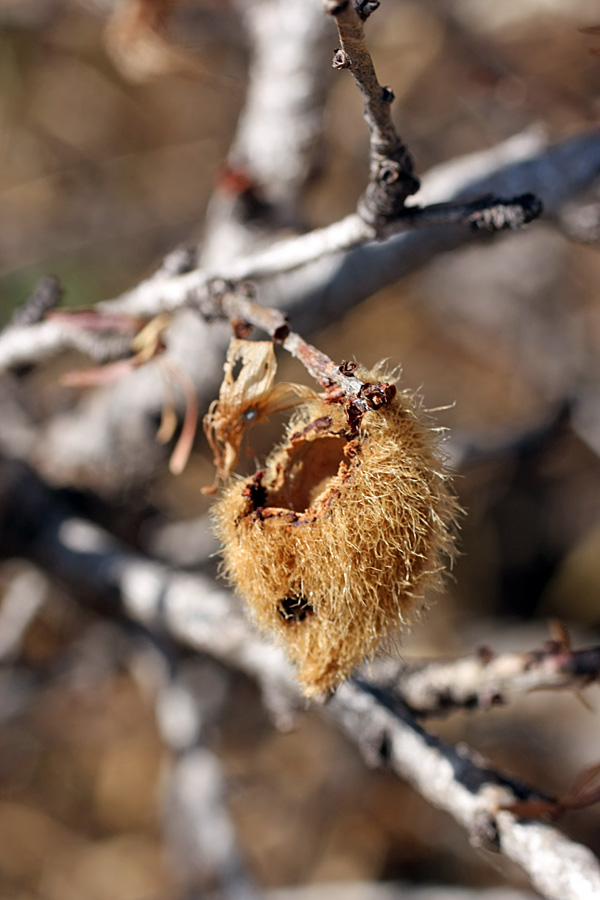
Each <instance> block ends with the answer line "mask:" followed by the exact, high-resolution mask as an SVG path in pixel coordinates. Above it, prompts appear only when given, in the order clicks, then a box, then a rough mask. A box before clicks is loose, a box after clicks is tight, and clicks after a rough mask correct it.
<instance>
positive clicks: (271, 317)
mask: <svg viewBox="0 0 600 900" xmlns="http://www.w3.org/2000/svg"><path fill="white" fill-rule="evenodd" d="M215 291H216V294H215ZM213 294H214V296H215V300H216V302H217V304H218V308H219V309H220V310H221V312H222V313H225V314H226V315H227V316H228V318H229V319H230V321H232V322H236V323H239V322H247V323H249V324H251V325H255V326H256V327H257V328H261V329H262V330H263V331H266V332H267V334H269V335H270V336H271V337H272V338H273V340H274V341H277V342H278V343H280V344H281V346H282V347H283V348H284V349H285V350H287V351H288V353H291V355H292V356H294V357H295V358H296V359H298V360H300V362H301V363H302V365H304V366H305V367H306V369H307V370H308V372H309V373H310V374H311V375H312V376H313V378H316V380H317V381H318V382H319V384H320V385H321V386H322V387H324V388H325V389H326V391H327V392H328V399H329V400H330V401H331V402H339V403H343V405H344V407H345V409H346V414H347V416H348V420H349V422H350V425H351V427H352V429H353V430H356V428H357V427H358V424H359V423H360V420H361V418H362V416H363V415H364V413H365V412H367V411H368V410H370V409H380V408H381V407H382V406H387V405H388V404H389V403H391V401H392V400H393V399H394V397H395V396H396V387H395V385H393V384H389V383H387V382H381V383H377V384H370V383H365V382H363V381H361V380H360V378H357V377H356V375H354V374H353V373H354V371H355V370H356V369H357V368H358V365H357V363H352V362H343V363H342V364H341V365H336V363H334V362H333V360H332V359H330V358H329V357H328V356H327V355H326V354H325V353H323V352H322V351H321V350H318V349H317V348H316V347H314V346H313V345H312V344H309V343H308V341H305V340H304V338H302V337H300V335H299V334H296V333H295V332H293V331H290V327H289V325H288V324H287V320H286V319H285V317H284V316H283V315H282V314H281V312H280V311H279V310H277V309H267V308H265V307H264V306H260V305H259V304H258V303H256V302H255V301H254V300H253V299H251V298H252V295H253V290H252V287H251V286H250V285H241V286H240V287H239V288H238V289H235V288H234V287H233V286H232V285H226V284H223V283H216V284H215V285H214V291H213Z"/></svg>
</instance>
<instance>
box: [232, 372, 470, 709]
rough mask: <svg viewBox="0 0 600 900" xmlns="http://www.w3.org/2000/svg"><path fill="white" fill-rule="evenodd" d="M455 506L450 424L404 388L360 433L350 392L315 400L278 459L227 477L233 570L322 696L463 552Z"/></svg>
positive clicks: (291, 429) (404, 620)
mask: <svg viewBox="0 0 600 900" xmlns="http://www.w3.org/2000/svg"><path fill="white" fill-rule="evenodd" d="M357 374H359V375H360V377H361V378H362V379H363V380H365V381H369V380H370V381H374V380H377V378H379V377H380V375H381V373H380V372H371V373H368V372H362V373H357ZM456 511H457V506H456V502H455V499H454V496H453V494H452V492H451V490H450V489H449V481H448V475H447V472H446V471H445V468H444V465H443V461H442V459H441V457H440V453H439V433H438V430H437V429H434V428H432V427H431V425H430V424H429V423H428V422H427V417H426V416H424V415H423V413H422V411H421V409H420V407H419V401H418V400H417V399H415V397H414V396H412V395H410V394H408V393H406V392H401V391H398V392H397V393H396V396H395V397H394V399H393V400H392V401H391V403H389V405H387V406H384V407H382V408H380V409H376V410H371V411H368V412H366V413H365V415H364V416H363V417H362V421H361V422H360V425H359V426H358V429H357V430H356V431H353V430H352V428H351V427H350V425H349V424H348V421H347V417H346V414H345V411H344V409H343V407H342V406H340V405H339V404H336V403H330V402H325V401H324V400H322V399H320V398H317V399H313V400H310V401H308V402H305V403H304V404H303V405H302V406H301V407H300V408H299V409H297V410H296V412H295V413H294V415H293V417H292V419H291V421H290V423H289V425H288V428H287V431H286V434H285V438H284V440H283V442H282V443H281V445H280V446H279V447H277V448H276V449H275V450H273V451H272V452H271V454H270V455H269V457H268V459H267V460H266V464H265V468H264V469H263V470H261V471H258V472H256V474H255V475H254V476H252V477H250V478H248V479H242V478H239V477H235V476H234V478H233V479H230V480H229V482H228V483H227V484H226V485H225V487H224V489H223V491H222V493H221V496H220V498H219V499H218V501H217V503H216V504H215V507H214V520H215V525H216V532H217V535H218V537H219V538H220V540H221V542H222V546H223V550H222V558H223V570H224V573H225V574H226V576H227V577H228V578H229V579H230V580H231V581H232V582H233V583H234V584H235V586H236V588H237V590H238V592H239V594H240V595H241V596H242V598H243V599H244V600H245V601H246V603H247V604H248V606H249V607H250V610H251V612H252V615H253V617H254V619H255V620H256V621H257V623H258V624H259V625H260V626H261V627H263V628H265V629H268V630H269V631H270V632H271V633H272V634H274V635H275V636H276V637H277V639H278V640H279V641H280V642H281V643H282V644H283V645H284V646H285V649H286V651H287V654H288V656H289V657H290V658H291V660H292V661H293V662H294V663H295V664H296V666H297V669H298V674H299V678H300V681H301V682H302V686H303V689H304V692H305V694H306V695H307V696H316V695H319V694H323V693H325V692H327V691H328V690H330V689H331V688H333V687H335V686H336V685H337V684H339V683H340V682H341V681H343V680H344V678H346V677H347V676H348V675H349V674H350V673H351V672H352V670H353V669H355V668H356V666H357V665H358V664H360V663H361V662H362V661H363V660H364V659H365V658H371V657H373V656H374V654H375V653H376V651H377V650H378V649H379V648H380V647H381V646H382V645H385V644H386V643H388V644H389V643H390V642H391V641H395V640H396V639H397V638H398V636H399V635H400V633H401V631H402V630H403V629H406V628H408V627H409V626H410V624H411V622H412V621H413V620H414V618H415V615H416V614H417V613H418V612H419V611H420V610H421V609H422V608H423V605H424V602H425V599H424V598H425V591H426V589H429V588H431V587H434V586H435V585H436V582H438V581H439V578H440V573H441V571H442V569H443V568H444V566H445V564H446V563H447V561H448V558H449V557H451V555H452V548H453V538H452V524H451V523H452V522H453V521H454V519H455V517H456Z"/></svg>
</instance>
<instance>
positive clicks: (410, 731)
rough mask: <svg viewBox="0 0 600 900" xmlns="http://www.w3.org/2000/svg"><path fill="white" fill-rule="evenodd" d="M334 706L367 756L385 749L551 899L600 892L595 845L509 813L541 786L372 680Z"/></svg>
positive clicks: (341, 693) (404, 773)
mask: <svg viewBox="0 0 600 900" xmlns="http://www.w3.org/2000/svg"><path fill="white" fill-rule="evenodd" d="M328 710H329V712H330V713H331V714H332V715H333V716H334V717H335V719H336V721H338V722H339V723H340V724H341V725H342V727H343V728H344V730H345V731H346V733H347V734H348V735H349V736H350V737H351V739H352V740H354V741H356V742H357V743H358V746H359V748H360V749H361V751H362V753H363V754H364V755H365V756H366V757H367V758H368V757H369V756H370V757H371V758H372V759H373V760H376V759H377V758H378V757H381V754H382V753H383V755H384V757H385V758H386V759H387V760H388V761H389V762H388V764H389V765H390V766H391V768H392V769H393V770H394V771H395V772H396V773H397V774H398V775H400V776H401V777H402V778H405V779H406V780H407V781H408V782H409V783H410V784H412V786H413V787H414V788H415V789H416V790H418V791H419V793H421V794H422V795H423V796H424V797H425V798H426V799H427V800H429V801H430V802H431V803H432V804H433V805H434V806H437V807H438V808H440V809H445V810H446V811H447V812H449V813H450V814H451V815H452V816H453V817H454V818H455V819H457V821H459V822H460V823H461V824H462V825H463V827H465V828H466V829H467V831H468V833H469V834H470V836H471V841H472V842H473V843H475V844H476V845H479V846H482V847H486V848H487V849H491V850H494V849H495V850H497V851H498V852H499V853H503V854H504V855H505V856H507V857H509V858H510V859H512V860H514V861H515V862H517V863H519V865H520V866H521V867H522V868H523V869H524V870H525V871H526V872H527V874H528V876H529V878H530V879H531V882H532V885H533V886H534V887H535V888H536V889H537V890H538V891H540V893H542V894H543V895H544V897H547V898H548V900H597V898H598V897H600V865H599V864H598V861H597V860H596V858H595V857H594V855H593V854H592V853H591V851H590V850H587V849H586V848H585V847H582V846H581V845H579V844H575V843H574V842H573V841H570V840H568V839H567V838H566V837H564V836H563V835H562V834H561V833H560V832H559V831H558V830H557V829H556V828H553V827H551V826H549V825H544V824H541V823H539V822H533V821H527V822H521V821H517V820H516V819H515V818H514V817H513V816H512V815H511V814H510V813H509V812H507V811H502V809H501V808H502V807H505V806H508V805H510V804H511V803H513V802H515V801H516V800H517V799H521V798H522V797H523V796H524V795H525V796H527V797H536V796H537V797H538V798H539V797H540V795H539V794H537V792H535V791H531V789H529V788H527V787H526V786H525V785H523V784H521V783H519V782H517V781H515V780H513V779H511V778H507V777H505V776H503V775H499V774H498V773H497V772H495V771H494V770H493V769H492V768H490V767H489V765H488V763H487V762H486V761H485V760H484V759H482V758H481V757H479V756H478V755H476V754H475V753H473V751H471V750H469V749H468V748H467V747H465V746H464V745H461V746H460V747H458V748H455V747H452V746H449V745H448V744H446V743H444V742H443V741H441V740H440V739H438V738H436V737H433V736H432V735H430V734H428V733H427V732H426V731H424V730H423V729H421V728H420V727H419V726H418V725H417V724H416V722H415V720H414V719H413V717H412V715H411V713H409V712H408V709H407V708H404V707H403V706H402V705H399V704H393V705H392V704H390V702H389V700H388V699H387V698H386V697H385V695H383V694H380V693H379V692H377V691H375V690H373V689H370V688H369V687H368V686H367V685H364V684H362V685H361V684H351V683H346V684H344V685H342V687H341V688H340V689H339V690H338V692H337V694H336V695H335V696H334V697H333V698H332V699H331V701H330V702H329V704H328Z"/></svg>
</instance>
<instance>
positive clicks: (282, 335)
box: [273, 322, 290, 344]
mask: <svg viewBox="0 0 600 900" xmlns="http://www.w3.org/2000/svg"><path fill="white" fill-rule="evenodd" d="M289 333H290V326H289V325H288V323H287V322H283V323H282V324H281V325H278V326H277V328H276V329H275V331H274V332H273V340H274V341H277V343H278V344H283V342H284V341H285V339H286V338H287V337H288V335H289Z"/></svg>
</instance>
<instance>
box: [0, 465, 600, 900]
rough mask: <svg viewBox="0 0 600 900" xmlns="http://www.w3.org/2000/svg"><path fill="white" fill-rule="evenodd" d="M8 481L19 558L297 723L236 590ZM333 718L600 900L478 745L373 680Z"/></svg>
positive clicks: (548, 873)
mask: <svg viewBox="0 0 600 900" xmlns="http://www.w3.org/2000/svg"><path fill="white" fill-rule="evenodd" d="M5 474H6V476H7V477H5V478H3V479H2V483H3V485H4V486H5V487H4V497H3V501H4V502H3V505H2V506H3V509H4V511H5V517H6V518H5V523H6V522H8V521H10V522H19V523H20V530H21V536H20V538H19V533H17V529H15V527H14V526H13V527H12V529H11V530H10V531H7V528H6V524H5V525H4V528H3V533H5V534H8V535H9V536H10V537H11V539H12V541H13V542H14V541H18V542H19V549H20V550H21V551H23V550H24V551H25V552H26V554H27V555H28V556H30V557H32V558H33V559H34V560H35V561H37V562H38V563H40V564H41V565H42V566H44V567H45V568H46V569H47V570H49V571H51V572H52V573H53V575H54V576H55V577H58V578H60V579H61V580H63V581H66V582H67V583H68V584H69V585H70V586H71V588H72V590H73V591H74V592H75V593H76V594H77V595H78V596H82V595H83V596H86V595H87V596H88V597H89V596H90V595H91V596H92V597H93V598H95V599H96V601H101V606H100V608H101V609H102V611H103V612H104V613H106V611H107V610H108V609H109V608H110V606H111V605H112V607H113V609H114V608H115V603H116V608H117V609H123V610H124V611H125V612H126V613H127V615H129V616H130V617H131V618H133V619H135V620H137V621H141V622H143V623H144V624H145V625H146V626H147V627H149V628H151V629H152V630H155V631H158V632H160V631H161V630H165V631H167V632H168V633H169V634H170V635H171V636H172V637H173V638H175V639H176V640H178V641H180V642H182V643H184V644H187V645H188V646H191V647H194V648H196V649H198V650H202V651H203V652H206V653H209V654H210V655H212V656H214V657H216V658H217V659H219V660H221V661H222V662H225V663H226V664H228V665H231V666H234V667H236V668H239V669H242V670H243V671H245V672H246V673H248V674H249V675H251V676H252V677H254V678H256V679H257V681H258V682H259V684H260V685H261V687H262V688H263V692H264V695H265V697H266V699H267V700H268V704H269V708H270V709H271V710H272V711H274V712H275V714H276V715H277V716H278V717H279V721H280V722H284V723H287V724H289V721H290V717H291V716H292V715H293V710H294V709H295V708H297V706H298V704H299V703H301V702H302V700H301V698H300V694H299V689H298V686H297V684H296V682H295V681H294V678H293V673H292V670H291V667H290V666H289V664H288V663H287V662H286V660H285V658H284V656H283V653H282V652H281V651H280V650H279V649H278V648H275V647H273V646H270V645H268V644H265V643H264V642H263V641H262V640H260V639H259V638H258V637H257V635H256V634H255V632H254V631H253V629H252V628H251V627H250V625H249V624H248V623H247V622H246V621H245V620H244V619H243V618H242V617H241V613H240V610H239V607H237V606H236V605H235V604H234V603H233V601H232V598H231V597H230V595H229V594H228V593H227V592H226V591H224V590H223V589H221V588H219V587H217V586H216V585H214V584H213V583H212V581H211V580H210V579H209V578H206V577H203V576H197V575H185V574H182V573H180V572H177V571H176V570H172V569H169V568H167V567H166V566H162V565H159V564H157V563H155V562H152V561H151V560H148V559H146V558H145V557H143V556H141V555H140V554H138V553H136V552H134V551H132V550H130V549H129V548H126V547H124V546H123V545H122V544H120V543H119V542H118V541H116V540H115V539H114V538H112V537H111V536H110V535H108V534H107V533H106V532H105V531H104V530H103V529H101V528H99V527H98V526H96V525H93V524H92V523H91V522H88V521H84V520H82V519H80V518H77V517H76V516H74V515H73V514H72V512H71V511H70V509H69V508H68V507H67V506H66V505H65V503H64V501H62V500H59V499H58V496H57V494H56V493H55V492H53V491H51V490H50V489H49V488H47V487H46V486H45V485H44V484H43V483H42V482H41V481H40V480H39V479H38V478H36V477H35V476H33V475H32V474H31V473H29V472H28V471H27V470H26V469H24V468H23V467H20V466H16V465H13V466H11V470H10V472H9V471H6V473H5ZM16 509H18V510H19V516H18V517H17V516H16V515H15V514H14V511H15V510H16ZM32 535H33V539H32ZM111 601H112V604H111ZM324 711H325V712H326V713H327V714H328V715H329V716H331V717H332V718H334V719H335V720H336V721H337V722H338V723H339V724H340V725H341V726H342V727H343V729H344V730H345V731H346V733H347V734H348V736H349V737H350V738H351V740H353V741H354V742H355V743H356V744H357V745H358V747H359V749H360V751H361V753H362V754H363V756H364V757H365V759H366V760H367V761H369V762H371V763H372V764H373V763H382V762H386V763H387V764H388V765H390V766H391V768H392V769H393V771H395V772H396V773H397V774H398V775H399V776H400V777H402V778H405V779H406V780H407V781H409V782H410V783H411V784H412V785H413V787H415V788H416V790H418V791H419V792H420V793H421V794H422V795H423V796H424V797H425V798H426V799H428V800H429V801H430V802H431V803H432V804H433V805H434V806H437V807H439V808H442V809H445V810H446V811H447V812H449V813H450V814H451V815H452V816H453V817H454V818H455V819H456V820H457V821H458V822H459V823H460V824H461V825H462V826H463V827H465V828H466V829H467V831H468V833H469V834H470V836H471V839H472V841H473V842H475V843H477V844H478V845H480V846H485V847H486V848H487V849H495V850H497V851H498V852H500V853H503V854H504V855H505V856H507V857H509V858H510V859H512V860H514V861H515V862H518V863H519V865H520V866H522V868H523V869H524V870H525V871H526V872H527V874H528V876H529V877H530V879H531V881H532V884H533V885H534V887H536V888H537V890H539V891H540V892H541V893H542V894H543V895H544V896H545V897H547V898H548V900H598V897H599V896H600V865H599V864H598V861H597V860H596V859H595V857H594V856H593V854H592V853H591V851H589V850H587V849H586V848H584V847H582V846H581V845H579V844H576V843H574V842H572V841H570V840H568V839H567V838H565V837H564V836H563V835H562V834H561V833H560V832H559V831H558V830H557V829H556V828H554V827H551V826H549V825H545V824H540V823H538V822H533V821H527V822H524V821H517V820H516V819H515V817H514V816H513V815H512V814H511V813H510V812H508V811H507V810H506V809H503V808H504V807H507V806H510V805H511V804H513V803H516V802H518V801H522V800H528V799H533V800H547V799H548V798H547V797H545V796H544V795H543V794H540V793H539V792H538V791H535V790H533V789H531V788H529V787H527V786H526V785H523V784H521V783H520V782H518V781H516V780H515V779H512V778H509V777H506V776H504V775H501V774H499V773H498V772H496V771H494V769H493V768H492V767H490V765H489V763H487V761H485V760H484V759H482V758H480V757H479V756H477V755H476V754H475V753H473V751H471V750H469V749H468V748H466V747H464V746H461V747H460V748H455V747H452V746H450V745H448V744H446V743H444V742H443V741H441V740H439V739H438V738H436V737H434V736H432V735H430V734H429V733H428V732H426V731H425V730H424V729H423V728H421V726H420V725H419V724H418V723H417V721H416V719H415V718H414V715H413V714H412V712H411V711H410V710H409V709H408V707H407V706H405V705H404V704H402V703H401V702H399V701H395V700H393V699H392V698H390V697H389V695H387V694H385V693H384V692H382V691H381V690H379V689H377V688H374V687H372V686H370V685H368V684H367V683H365V682H347V683H346V684H344V685H342V686H341V687H340V688H339V689H338V691H337V693H336V694H335V695H334V696H333V697H332V698H331V699H330V700H329V702H328V703H327V705H326V706H325V707H324Z"/></svg>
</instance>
